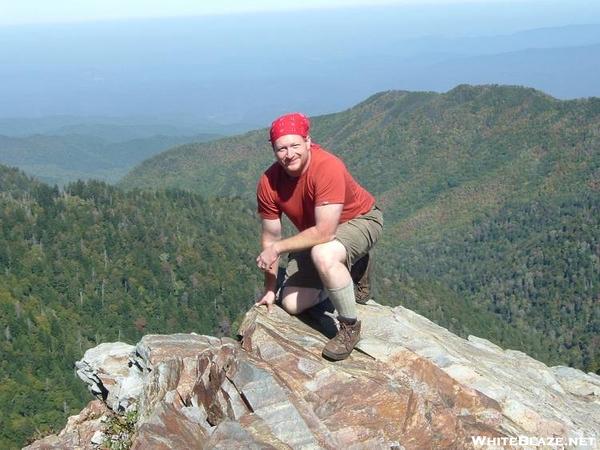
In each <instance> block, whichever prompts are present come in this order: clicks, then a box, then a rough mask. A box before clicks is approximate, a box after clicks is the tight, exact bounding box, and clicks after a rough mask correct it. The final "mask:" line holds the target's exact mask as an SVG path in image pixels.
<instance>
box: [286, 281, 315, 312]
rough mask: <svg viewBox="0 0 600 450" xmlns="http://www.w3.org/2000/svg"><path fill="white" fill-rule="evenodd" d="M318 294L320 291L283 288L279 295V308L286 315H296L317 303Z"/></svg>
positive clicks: (303, 288) (302, 288) (295, 287)
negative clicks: (280, 307) (285, 312)
mask: <svg viewBox="0 0 600 450" xmlns="http://www.w3.org/2000/svg"><path fill="white" fill-rule="evenodd" d="M320 293H321V289H315V288H309V287H297V286H285V287H284V288H283V291H282V295H281V306H282V307H283V309H284V310H286V311H287V312H288V314H292V315H297V314H300V313H301V312H302V311H306V310H307V309H308V308H311V307H313V306H315V305H316V304H317V303H319V301H321V298H320V297H319V294H320Z"/></svg>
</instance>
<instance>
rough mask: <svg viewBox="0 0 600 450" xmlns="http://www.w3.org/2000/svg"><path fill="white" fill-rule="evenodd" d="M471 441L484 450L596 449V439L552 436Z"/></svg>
mask: <svg viewBox="0 0 600 450" xmlns="http://www.w3.org/2000/svg"><path fill="white" fill-rule="evenodd" d="M471 441H472V443H473V445H474V446H475V448H486V449H497V450H500V449H509V448H514V447H516V446H519V447H551V448H557V449H558V448H565V447H566V446H569V447H570V446H576V447H583V448H590V449H592V448H594V449H595V448H597V447H596V446H597V443H598V441H597V439H596V437H593V436H592V437H583V436H574V437H563V436H552V437H536V436H501V437H490V436H471Z"/></svg>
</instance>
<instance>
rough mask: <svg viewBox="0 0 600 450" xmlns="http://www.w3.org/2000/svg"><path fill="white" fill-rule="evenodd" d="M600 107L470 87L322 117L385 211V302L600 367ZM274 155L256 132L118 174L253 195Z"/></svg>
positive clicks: (377, 99) (318, 130)
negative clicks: (398, 301) (399, 302)
mask: <svg viewBox="0 0 600 450" xmlns="http://www.w3.org/2000/svg"><path fill="white" fill-rule="evenodd" d="M599 120H600V99H598V98H590V99H587V100H573V101H561V100H557V99H555V98H552V97H550V96H548V95H546V94H544V93H542V92H540V91H536V90H534V89H530V88H522V87H512V86H494V85H492V86H468V85H461V86H458V87H456V88H455V89H452V90H451V91H449V92H447V93H445V94H436V93H430V92H406V91H388V92H382V93H379V94H376V95H374V96H372V97H370V98H369V99H367V100H365V101H364V102H362V103H360V104H358V105H356V106H355V107H353V108H351V109H349V110H346V111H344V112H341V113H337V114H330V115H326V116H319V117H313V118H312V122H313V128H312V130H313V131H312V136H313V139H314V140H315V141H316V142H318V143H320V144H322V145H323V146H325V147H326V148H328V149H330V150H331V151H333V152H334V153H336V154H339V155H340V156H341V157H342V158H343V159H344V161H345V162H346V163H347V165H348V166H349V168H350V170H351V172H352V173H353V174H354V175H355V177H356V178H357V179H358V180H359V182H361V184H363V185H365V187H367V188H368V189H369V190H370V191H371V192H373V193H374V194H375V196H376V197H377V198H378V201H379V202H380V204H381V206H382V207H383V208H384V211H385V217H386V231H385V233H384V239H383V242H382V244H381V245H380V249H379V253H380V254H381V255H382V258H381V259H382V261H381V263H380V271H379V272H380V276H381V277H383V279H382V280H381V281H382V282H381V283H379V289H380V295H381V296H382V297H384V299H380V301H383V302H385V301H386V300H385V297H387V298H388V299H391V298H397V294H396V295H392V293H397V292H401V293H402V296H403V298H402V302H403V304H405V305H407V306H408V307H411V308H414V309H415V310H416V311H418V312H420V313H422V314H425V315H426V316H428V317H430V318H432V319H434V320H436V321H438V322H440V323H441V324H442V325H444V326H448V327H450V328H451V329H452V330H453V331H455V332H457V333H461V334H466V333H472V334H479V335H484V336H486V337H488V338H491V339H493V340H495V341H498V342H501V343H503V345H509V346H521V348H523V349H524V350H526V351H528V352H529V353H533V354H534V355H535V356H536V357H538V358H540V359H542V360H545V361H551V362H552V363H557V362H562V363H569V364H573V365H575V366H577V367H584V368H587V369H588V370H594V371H597V370H600V354H599V353H598V350H597V349H598V348H599V347H598V345H597V344H598V342H597V340H598V335H599V334H598V331H600V310H598V308H597V307H595V306H594V305H595V304H597V302H598V299H599V298H600V287H599V286H598V284H597V283H596V282H595V281H593V280H595V279H598V278H599V277H600V263H599V259H598V255H599V253H600V250H599V248H600V247H599V246H600V244H599V240H600V237H599V236H600V229H599V225H598V223H600V218H599V212H598V211H600V200H599V199H600V195H599V189H600V152H599V151H598V149H599V148H600V134H599V133H598V123H599ZM272 160H273V156H272V154H271V150H270V148H269V144H268V142H267V133H266V130H264V129H263V130H258V131H254V132H249V133H247V134H245V135H241V136H236V137H232V138H227V139H222V140H218V141H215V142H211V143H207V144H198V145H194V144H192V145H184V146H181V147H179V148H177V149H173V150H170V151H168V152H165V153H162V154H160V155H157V156H155V157H154V158H152V159H150V160H147V161H145V162H144V163H142V164H141V165H140V166H138V167H137V168H136V169H134V170H133V171H132V172H130V173H129V174H128V175H127V176H126V177H124V179H123V180H122V182H121V186H122V187H125V188H128V189H130V188H134V187H136V188H155V187H156V188H164V187H177V188H180V189H189V190H192V191H195V192H201V193H203V194H204V195H211V196H223V195H225V196H242V197H243V198H246V199H247V200H248V201H251V202H253V201H254V191H255V185H256V181H257V179H258V176H259V175H260V173H261V172H262V171H263V170H264V169H265V168H266V167H267V166H268V165H269V164H270V163H271V161H272ZM515 227H517V228H515ZM578 249H579V250H578ZM562 261H571V262H570V263H569V264H567V265H564V264H563V262H562ZM423 298H427V299H428V300H427V301H423ZM461 299H462V300H461ZM463 301H465V302H466V303H462V302H463ZM486 311H487V312H489V313H491V314H492V316H486V315H485V314H483V313H484V312H486ZM486 314H487V313H486ZM477 316H479V317H480V318H483V317H484V316H485V317H487V318H486V319H485V321H481V320H476V319H475V317H477ZM490 317H496V319H495V320H494V319H490ZM502 323H505V324H506V325H507V326H508V328H503V325H502ZM486 333H487V334H486ZM515 333H519V334H521V335H522V336H527V337H526V338H522V337H519V338H516V334H515Z"/></svg>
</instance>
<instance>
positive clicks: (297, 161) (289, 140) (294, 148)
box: [273, 134, 310, 177]
mask: <svg viewBox="0 0 600 450" xmlns="http://www.w3.org/2000/svg"><path fill="white" fill-rule="evenodd" d="M273 152H274V153H275V158H276V159H277V162H278V163H279V164H281V166H282V167H283V170H285V171H286V173H287V174H288V175H290V176H293V177H299V176H300V175H301V174H302V172H303V171H304V170H305V169H306V168H307V167H308V163H309V162H310V137H307V138H306V139H305V138H303V137H302V136H300V135H297V134H286V135H284V136H281V137H279V138H277V139H276V140H275V142H273Z"/></svg>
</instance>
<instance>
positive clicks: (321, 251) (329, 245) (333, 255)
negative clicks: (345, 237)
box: [310, 241, 345, 272]
mask: <svg viewBox="0 0 600 450" xmlns="http://www.w3.org/2000/svg"><path fill="white" fill-rule="evenodd" d="M342 253H344V254H342ZM310 257H311V258H312V261H313V264H314V265H315V267H316V268H317V271H319V272H326V271H327V269H329V268H331V267H332V266H333V265H335V264H337V263H339V262H342V261H343V259H344V258H345V249H344V247H343V245H342V244H341V243H340V242H338V241H330V242H326V243H324V244H318V245H315V246H314V247H313V248H312V249H311V250H310Z"/></svg>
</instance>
